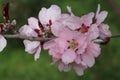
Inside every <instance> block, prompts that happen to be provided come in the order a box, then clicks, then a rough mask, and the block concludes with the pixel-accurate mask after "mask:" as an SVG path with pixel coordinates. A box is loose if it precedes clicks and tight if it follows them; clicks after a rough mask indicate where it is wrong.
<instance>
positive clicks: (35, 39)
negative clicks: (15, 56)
mask: <svg viewBox="0 0 120 80" xmlns="http://www.w3.org/2000/svg"><path fill="white" fill-rule="evenodd" d="M3 36H4V37H6V38H18V39H26V40H31V41H41V42H45V41H48V40H51V39H53V38H39V37H27V36H23V35H20V34H14V35H9V34H6V35H3Z"/></svg>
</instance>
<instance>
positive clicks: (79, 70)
mask: <svg viewBox="0 0 120 80" xmlns="http://www.w3.org/2000/svg"><path fill="white" fill-rule="evenodd" d="M73 68H74V70H75V72H76V73H77V75H78V76H82V75H83V74H84V69H85V68H86V67H84V66H82V65H74V67H73Z"/></svg>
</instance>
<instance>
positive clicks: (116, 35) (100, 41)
mask: <svg viewBox="0 0 120 80" xmlns="http://www.w3.org/2000/svg"><path fill="white" fill-rule="evenodd" d="M3 36H4V37H6V38H18V39H26V40H31V41H41V42H46V41H49V40H51V39H53V38H55V37H52V38H39V37H26V36H23V35H20V34H14V35H9V34H6V35H3ZM118 37H120V34H114V35H112V36H111V38H118ZM94 42H96V43H103V42H104V40H102V39H96V40H94Z"/></svg>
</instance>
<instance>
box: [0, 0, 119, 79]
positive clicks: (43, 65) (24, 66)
mask: <svg viewBox="0 0 120 80" xmlns="http://www.w3.org/2000/svg"><path fill="white" fill-rule="evenodd" d="M113 1H114V2H115V6H117V8H118V10H120V0H113ZM7 2H10V18H11V20H12V19H16V20H17V28H19V27H20V26H22V25H24V24H27V19H28V18H29V17H31V16H35V17H36V18H37V17H38V12H39V10H40V9H41V7H49V6H50V5H52V4H57V5H59V6H60V7H61V8H62V11H63V12H67V10H66V6H67V5H69V6H71V7H72V11H73V12H74V13H75V15H77V16H81V15H83V14H87V13H89V12H91V11H93V12H96V9H97V4H101V8H102V10H107V11H108V13H109V15H108V17H107V19H106V20H105V23H107V24H109V25H110V30H111V31H112V33H113V34H116V33H120V26H119V25H120V18H119V17H118V16H116V14H115V13H114V10H112V8H111V7H110V5H109V4H108V2H107V0H106V1H105V0H0V22H4V20H3V17H2V6H3V4H5V3H7ZM119 15H120V14H119ZM101 47H102V51H101V55H100V56H99V57H98V58H96V64H95V65H94V66H93V67H92V68H89V69H86V70H85V73H84V75H83V76H77V75H76V73H75V72H74V71H70V72H68V73H64V72H59V71H58V69H57V65H50V63H51V58H50V57H49V56H48V54H47V52H46V51H42V53H41V57H40V59H39V60H38V61H36V62H35V61H34V59H33V55H29V54H27V53H26V52H24V45H23V43H22V40H19V39H9V40H8V45H7V47H6V48H5V49H4V51H3V52H1V53H0V80H120V38H117V39H111V41H110V43H109V44H107V45H102V46H101Z"/></svg>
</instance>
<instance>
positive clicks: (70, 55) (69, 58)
mask: <svg viewBox="0 0 120 80" xmlns="http://www.w3.org/2000/svg"><path fill="white" fill-rule="evenodd" d="M75 58H76V54H75V52H74V51H73V50H72V49H68V50H67V51H66V52H65V53H64V54H63V55H62V62H63V63H64V64H69V63H72V62H74V60H75Z"/></svg>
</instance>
